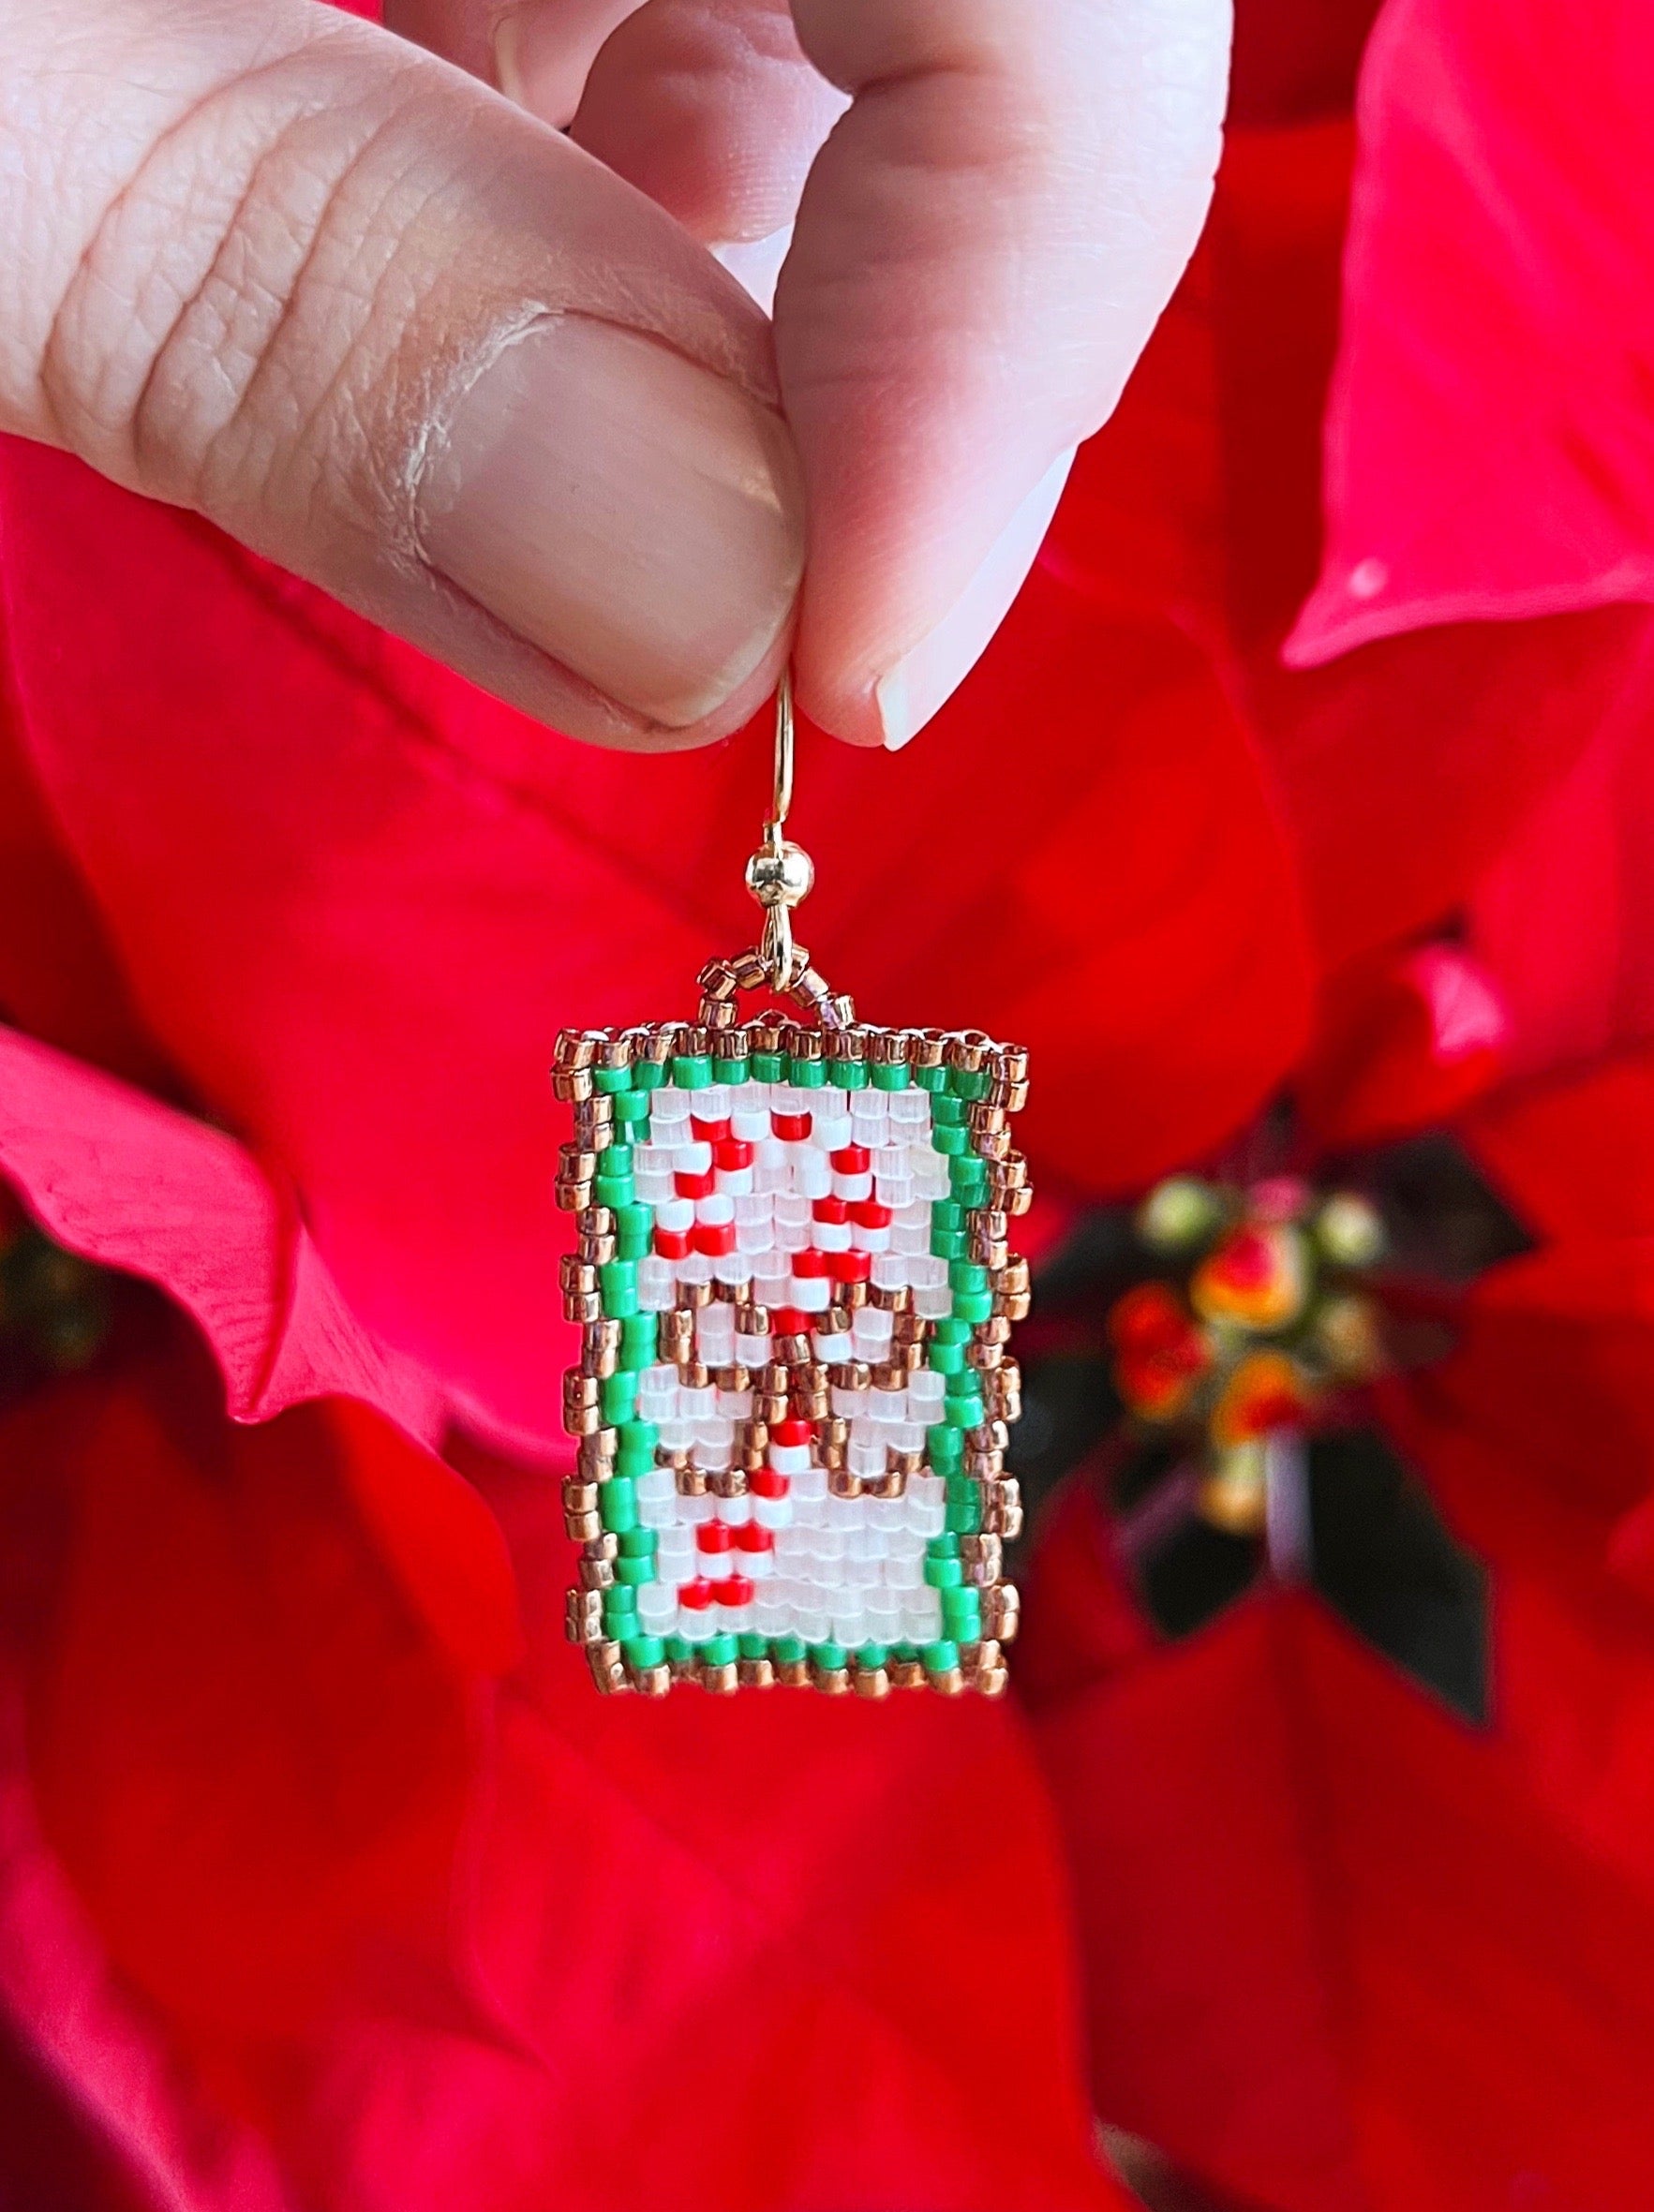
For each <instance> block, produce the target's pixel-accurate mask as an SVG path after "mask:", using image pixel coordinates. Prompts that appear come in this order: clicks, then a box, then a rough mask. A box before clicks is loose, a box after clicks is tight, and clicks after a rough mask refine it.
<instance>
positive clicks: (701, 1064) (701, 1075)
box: [672, 1052, 712, 1091]
mask: <svg viewBox="0 0 1654 2212" xmlns="http://www.w3.org/2000/svg"><path fill="white" fill-rule="evenodd" d="M672 1080H673V1082H674V1083H675V1084H676V1085H677V1086H678V1090H679V1091H707V1090H709V1089H710V1088H711V1083H712V1056H711V1054H710V1053H708V1052H679V1053H677V1054H675V1055H674V1057H673V1061H672Z"/></svg>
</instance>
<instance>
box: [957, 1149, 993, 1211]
mask: <svg viewBox="0 0 1654 2212" xmlns="http://www.w3.org/2000/svg"><path fill="white" fill-rule="evenodd" d="M947 1180H948V1182H949V1184H950V1185H951V1186H952V1189H953V1195H954V1196H955V1197H956V1198H957V1199H958V1200H959V1202H960V1204H961V1206H980V1205H981V1204H982V1202H983V1200H984V1199H985V1198H986V1197H987V1195H988V1164H987V1162H986V1161H985V1160H978V1159H977V1158H976V1154H975V1153H974V1152H973V1153H972V1154H971V1156H970V1157H969V1158H968V1159H965V1160H950V1161H949V1162H948V1163H947Z"/></svg>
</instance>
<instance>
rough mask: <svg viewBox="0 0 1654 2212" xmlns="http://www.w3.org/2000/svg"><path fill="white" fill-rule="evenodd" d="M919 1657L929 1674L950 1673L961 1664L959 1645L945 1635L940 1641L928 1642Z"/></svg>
mask: <svg viewBox="0 0 1654 2212" xmlns="http://www.w3.org/2000/svg"><path fill="white" fill-rule="evenodd" d="M919 1657H920V1658H921V1659H923V1661H924V1662H925V1672H926V1673H927V1674H950V1673H951V1672H952V1671H953V1670H954V1668H956V1667H957V1666H958V1665H959V1646H958V1644H957V1643H953V1642H951V1641H949V1640H948V1639H947V1638H946V1637H944V1638H943V1639H942V1640H940V1641H939V1642H936V1643H928V1644H926V1646H925V1648H924V1650H923V1651H922V1652H921V1653H920V1654H919Z"/></svg>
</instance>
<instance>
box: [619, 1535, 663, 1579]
mask: <svg viewBox="0 0 1654 2212" xmlns="http://www.w3.org/2000/svg"><path fill="white" fill-rule="evenodd" d="M637 1533H638V1532H637V1531H636V1530H635V1529H632V1528H629V1529H628V1530H627V1531H626V1534H627V1535H628V1536H629V1537H631V1536H635V1535H636V1534H637ZM615 1573H616V1576H617V1578H618V1580H619V1581H622V1582H625V1583H627V1584H628V1585H633V1584H636V1583H639V1582H652V1581H654V1580H655V1563H654V1561H653V1560H652V1559H633V1558H631V1557H630V1556H628V1554H627V1553H625V1552H622V1553H621V1554H620V1557H619V1558H618V1559H617V1560H616V1562H615Z"/></svg>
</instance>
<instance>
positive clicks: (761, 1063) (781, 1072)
mask: <svg viewBox="0 0 1654 2212" xmlns="http://www.w3.org/2000/svg"><path fill="white" fill-rule="evenodd" d="M750 1064H751V1070H752V1081H753V1082H754V1083H784V1082H785V1081H786V1079H787V1062H786V1055H785V1054H784V1053H782V1052H754V1053H753V1055H752V1061H751V1063H750Z"/></svg>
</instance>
